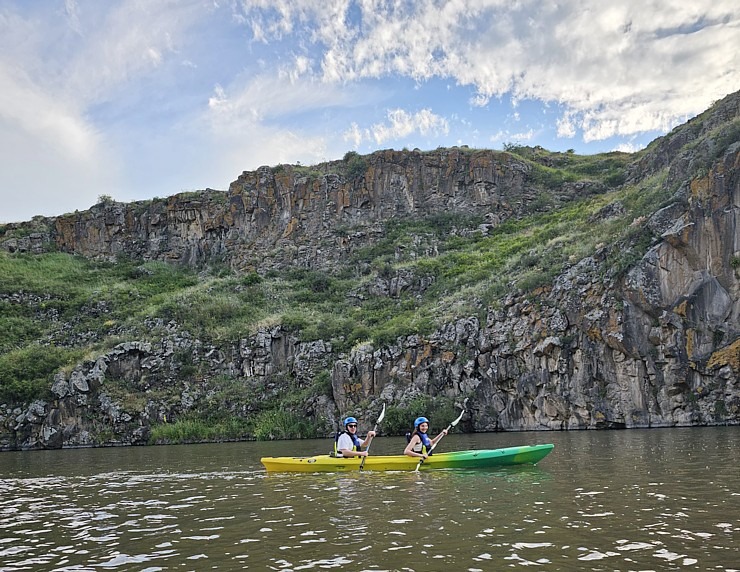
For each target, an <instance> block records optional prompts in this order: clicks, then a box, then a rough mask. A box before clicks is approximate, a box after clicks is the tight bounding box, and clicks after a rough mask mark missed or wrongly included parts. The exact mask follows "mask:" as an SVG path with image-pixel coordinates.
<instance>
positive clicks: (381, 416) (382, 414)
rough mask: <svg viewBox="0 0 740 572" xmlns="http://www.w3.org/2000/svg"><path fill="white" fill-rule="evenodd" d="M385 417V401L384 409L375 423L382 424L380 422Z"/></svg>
mask: <svg viewBox="0 0 740 572" xmlns="http://www.w3.org/2000/svg"><path fill="white" fill-rule="evenodd" d="M383 417H385V403H384V404H383V410H382V411H381V412H380V415H379V416H378V421H377V423H375V424H376V425H380V422H381V421H382V420H383Z"/></svg>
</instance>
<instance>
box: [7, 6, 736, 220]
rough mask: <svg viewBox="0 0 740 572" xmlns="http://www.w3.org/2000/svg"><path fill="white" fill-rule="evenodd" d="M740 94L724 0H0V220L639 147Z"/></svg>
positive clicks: (730, 12) (730, 9)
mask: <svg viewBox="0 0 740 572" xmlns="http://www.w3.org/2000/svg"><path fill="white" fill-rule="evenodd" d="M738 89H740V10H738V9H737V0H692V1H691V2H688V1H686V0H620V1H619V2H606V1H604V0H558V1H557V2H556V1H551V0H447V1H441V0H291V1H288V0H105V1H103V0H0V222H1V223H7V222H19V221H26V220H31V218H32V217H34V216H36V215H43V216H55V215H61V214H65V213H69V212H74V211H75V210H86V209H88V208H90V207H91V206H92V205H94V204H95V203H97V202H98V199H99V198H100V197H101V196H103V195H107V196H110V197H112V198H113V199H115V200H116V201H123V202H131V201H136V200H145V199H151V198H154V197H159V198H163V197H167V196H170V195H174V194H177V193H180V192H184V191H194V190H200V189H205V188H212V189H220V190H226V189H227V188H228V186H229V184H230V183H231V182H232V181H234V180H235V179H236V178H237V177H238V176H239V175H240V174H241V172H242V171H250V170H254V169H256V168H257V167H259V166H262V165H270V166H274V165H277V164H280V163H291V164H298V163H300V164H303V165H313V164H316V163H320V162H323V161H328V160H336V159H341V158H342V157H343V156H344V154H345V153H346V152H347V151H356V152H358V153H360V154H367V153H371V152H373V151H376V150H379V149H390V148H392V149H404V148H406V149H414V148H419V149H421V150H432V149H436V148H438V147H451V146H454V145H468V146H470V147H474V148H489V149H503V147H504V145H505V144H521V145H541V146H542V147H545V148H546V149H550V150H552V151H566V150H569V149H572V150H574V151H575V152H577V153H583V154H592V153H600V152H605V151H613V150H622V151H637V150H639V149H641V148H643V147H645V146H646V145H647V144H648V143H649V142H650V141H652V140H653V139H655V138H656V137H658V136H660V135H663V134H665V133H667V132H669V131H670V130H671V129H672V128H673V127H675V126H677V125H680V124H682V123H684V122H685V121H687V120H688V119H690V118H691V117H694V116H696V115H697V114H699V113H701V112H702V111H704V110H705V109H707V108H708V107H709V106H711V104H712V103H713V102H715V101H717V100H718V99H721V98H722V97H724V96H725V95H728V94H730V93H733V92H735V91H737V90H738Z"/></svg>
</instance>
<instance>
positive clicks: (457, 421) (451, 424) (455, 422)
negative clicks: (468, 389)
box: [450, 409, 465, 427]
mask: <svg viewBox="0 0 740 572" xmlns="http://www.w3.org/2000/svg"><path fill="white" fill-rule="evenodd" d="M463 415H465V410H464V409H463V410H462V413H460V417H458V418H457V419H455V420H454V421H453V422H452V423H450V427H454V426H455V425H457V424H458V423H460V419H462V418H463Z"/></svg>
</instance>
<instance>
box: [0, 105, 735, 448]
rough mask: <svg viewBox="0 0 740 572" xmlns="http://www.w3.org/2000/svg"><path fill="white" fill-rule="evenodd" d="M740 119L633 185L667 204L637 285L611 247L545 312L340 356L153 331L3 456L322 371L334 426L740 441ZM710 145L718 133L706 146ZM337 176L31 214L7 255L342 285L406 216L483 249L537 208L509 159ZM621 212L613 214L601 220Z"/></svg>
mask: <svg viewBox="0 0 740 572" xmlns="http://www.w3.org/2000/svg"><path fill="white" fill-rule="evenodd" d="M738 101H740V94H735V95H734V96H730V97H729V98H727V99H726V100H724V101H722V102H720V103H719V104H718V105H717V106H716V108H715V112H716V114H713V113H710V112H707V114H705V115H704V116H702V117H701V118H697V119H696V120H692V121H691V122H689V123H688V124H687V125H685V126H682V127H681V128H677V129H676V130H674V132H673V133H671V134H670V135H668V136H666V137H665V138H661V139H660V140H658V141H656V142H655V143H654V144H652V145H651V146H650V148H649V149H648V150H647V152H646V153H645V154H643V155H642V156H641V157H640V158H639V160H638V161H637V162H636V163H635V164H634V165H633V166H632V167H631V169H630V174H629V177H630V180H631V182H633V183H636V182H639V181H640V180H643V179H644V178H645V177H648V176H650V175H653V174H655V173H658V172H664V173H665V177H664V179H663V180H662V181H661V182H660V184H665V185H667V188H669V189H671V190H672V191H673V197H672V199H671V200H670V201H669V202H668V204H664V205H663V206H662V208H660V209H659V210H657V211H656V212H655V213H653V214H652V216H650V217H649V218H646V219H644V220H635V221H634V222H633V226H634V231H635V234H639V233H645V235H646V236H650V237H652V240H651V242H650V246H649V248H648V250H647V252H646V253H645V254H644V256H642V257H641V258H639V259H637V260H636V261H635V262H634V263H631V264H629V265H628V266H627V267H625V268H617V267H614V265H613V264H612V262H611V261H613V260H614V259H615V257H618V256H619V255H620V254H621V253H622V250H628V249H629V246H630V245H629V244H616V245H605V246H603V247H602V248H600V249H599V250H597V251H596V252H595V253H594V254H593V255H592V256H589V257H587V258H584V259H582V260H578V261H573V264H572V265H571V266H570V267H569V268H567V269H566V270H565V271H564V272H563V273H562V274H561V275H559V276H558V277H557V278H556V279H555V280H554V281H553V283H552V284H551V285H548V286H547V287H544V288H541V289H540V290H539V291H538V292H537V293H536V296H532V295H524V294H521V293H517V292H516V291H513V292H511V293H510V294H509V295H508V296H507V297H506V298H505V299H504V300H503V302H502V304H501V305H500V306H498V307H496V308H490V309H489V310H488V314H487V316H486V318H485V320H482V319H479V318H476V317H463V318H460V319H457V320H455V321H453V322H451V323H449V324H446V325H445V326H443V327H441V328H440V329H439V330H438V331H437V332H435V333H434V334H433V335H431V336H429V337H422V336H418V335H414V336H407V337H403V338H399V339H397V340H395V342H394V343H391V344H388V345H385V346H383V347H374V346H372V345H370V344H363V345H359V346H357V347H355V348H353V349H352V351H351V352H349V353H346V354H337V353H336V352H335V351H334V350H333V348H332V347H331V344H329V343H327V342H325V341H322V340H315V341H312V342H305V341H300V340H299V338H298V337H296V336H294V335H293V334H291V333H289V332H287V331H285V330H284V329H283V328H282V327H280V326H274V327H269V328H262V329H260V330H259V331H258V332H257V333H256V334H255V335H254V336H251V337H249V338H245V339H243V340H239V341H238V342H237V343H235V344H229V345H225V346H219V347H215V346H209V345H207V344H205V343H203V342H201V341H199V340H197V339H195V338H194V337H193V336H191V335H189V334H188V333H187V332H183V331H181V330H180V329H179V328H178V326H177V324H174V323H171V324H167V325H164V324H158V327H166V329H167V331H168V334H167V335H166V336H165V337H163V339H162V342H161V344H158V345H153V344H146V343H142V342H136V341H131V342H127V343H123V344H121V345H119V346H117V347H115V348H113V350H111V351H109V352H107V353H105V354H104V355H102V356H100V357H98V358H97V359H95V360H93V361H90V362H84V363H81V364H79V365H78V366H77V367H76V368H74V369H73V370H72V371H71V372H70V373H69V374H66V373H61V372H60V373H58V374H57V377H56V378H55V380H54V384H53V386H52V394H53V398H52V399H50V400H46V401H35V402H33V403H31V404H27V405H26V406H24V407H22V408H21V407H16V408H13V407H10V406H8V405H5V406H0V427H2V432H1V433H2V437H1V439H2V441H0V446H2V448H4V449H12V448H34V447H61V446H83V445H89V444H93V443H99V442H101V437H100V436H101V435H102V434H105V432H106V431H108V432H109V434H110V435H109V438H108V439H107V441H105V442H107V443H117V442H118V443H123V444H135V443H143V442H146V440H147V438H148V430H149V427H150V426H151V425H152V424H153V423H163V422H166V421H167V420H168V419H173V418H177V417H178V416H182V415H184V414H187V412H188V411H190V410H192V408H193V407H195V406H196V405H197V404H201V405H202V404H203V403H210V402H213V403H215V405H214V407H218V408H220V409H219V410H224V409H228V408H231V410H230V411H229V412H230V413H233V414H235V415H239V416H244V417H248V416H250V415H253V414H254V413H255V412H258V411H260V409H261V408H262V407H264V404H265V403H267V402H269V400H270V399H271V398H273V397H274V396H275V395H277V394H280V393H281V392H283V393H284V392H286V391H290V392H294V393H295V394H300V395H303V394H302V393H301V392H302V391H304V390H305V389H306V388H308V387H310V386H311V383H312V380H314V379H316V377H317V376H320V375H324V376H326V377H327V380H328V381H330V383H328V384H327V387H326V391H327V394H326V395H316V394H306V395H304V397H303V398H302V399H303V402H302V403H301V405H300V407H301V408H302V411H303V413H305V414H306V415H307V416H309V417H313V418H319V417H321V418H325V419H327V420H328V422H329V424H330V425H333V424H334V423H335V421H336V417H337V415H338V414H339V413H340V412H346V411H350V410H351V411H353V412H360V415H359V416H360V417H361V412H362V411H363V410H365V411H368V410H370V409H373V408H377V407H376V406H377V404H378V403H379V402H381V401H382V402H384V403H392V404H395V405H398V406H403V405H404V404H405V403H410V402H411V401H412V400H413V399H414V398H415V397H417V396H419V395H424V396H435V397H440V396H441V397H446V398H448V399H449V400H450V401H452V402H456V403H458V404H463V403H464V404H465V407H466V409H467V410H468V411H469V413H470V415H469V416H467V417H466V420H465V423H466V424H467V425H466V428H467V429H468V430H474V431H496V430H535V429H537V430H539V429H554V430H561V429H597V428H633V427H668V426H692V425H712V424H740V381H739V380H740V229H739V228H738V224H739V221H740V140H739V138H738V136H737V133H740V129H738V127H737V126H738V124H740V106H739V105H738ZM718 129H719V131H717V130H718ZM712 130H713V131H712ZM710 131H712V133H719V135H717V136H715V137H713V138H710V137H705V135H706V134H707V133H709V132H710ZM346 163H347V162H346V161H345V162H336V163H330V164H327V165H325V166H322V167H321V168H322V169H324V171H325V172H319V173H314V172H309V171H304V170H303V168H298V167H290V166H281V167H280V168H272V169H271V168H267V167H263V168H260V169H258V170H257V171H255V172H250V173H243V174H242V175H241V176H240V177H239V179H237V181H235V182H234V183H233V184H232V185H231V188H230V189H229V191H228V192H225V193H224V192H218V191H206V192H204V193H199V194H196V195H192V196H191V195H187V196H185V195H181V196H176V197H172V198H170V199H168V200H166V201H156V200H155V201H150V202H146V203H134V204H131V205H122V204H119V203H110V202H109V203H104V204H100V205H96V206H95V207H93V208H92V209H91V210H90V211H88V212H85V213H79V214H76V215H65V216H63V217H56V218H53V219H43V218H40V217H37V219H35V220H34V221H33V223H29V226H28V228H27V231H28V232H26V233H25V234H23V233H21V234H19V233H17V232H14V231H15V230H17V227H14V226H13V225H7V226H6V239H5V241H4V242H3V243H2V244H3V247H4V248H6V249H7V250H11V251H29V252H41V251H44V250H46V249H49V248H56V249H59V250H62V251H67V252H75V253H78V254H82V255H84V256H90V257H97V258H114V257H116V256H117V255H119V254H125V255H127V256H132V257H138V258H143V259H160V260H169V261H173V262H179V263H185V264H193V265H198V264H203V263H205V262H209V261H213V260H214V259H220V260H223V261H225V262H228V263H229V264H230V265H231V266H233V267H235V268H239V269H265V268H269V267H271V266H281V265H298V266H307V267H322V266H326V267H331V265H333V264H336V263H337V262H338V261H340V260H343V259H344V258H346V257H347V256H349V255H351V253H352V252H353V251H354V250H355V249H357V248H359V247H360V246H362V245H366V244H369V243H372V242H373V241H375V240H377V239H378V238H380V237H381V236H382V229H383V223H384V222H385V221H387V220H389V219H392V218H394V217H415V216H420V215H426V214H432V213H438V212H445V211H453V212H461V213H471V214H473V213H474V214H478V215H481V221H482V223H481V224H482V227H481V229H480V230H481V231H482V232H488V231H489V230H490V229H492V228H495V226H496V225H497V224H500V223H501V222H502V221H503V220H506V219H507V218H509V217H512V216H517V215H518V214H520V213H521V212H523V211H524V209H525V207H526V203H527V202H528V201H530V200H532V199H533V198H534V197H535V196H536V195H537V193H538V192H540V189H538V188H537V186H536V185H534V184H533V183H532V182H531V180H530V178H528V170H529V169H530V167H529V166H528V164H527V163H524V162H523V161H520V160H518V159H517V158H516V157H515V156H513V155H509V154H506V153H496V152H490V151H470V150H466V149H452V150H438V151H436V152H433V153H420V152H417V151H413V152H395V151H382V152H378V153H375V154H373V155H372V156H370V157H368V158H367V159H366V163H365V164H364V169H363V171H362V172H361V173H360V172H359V170H355V169H353V170H351V171H350V170H348V169H347V165H346ZM568 188H570V187H568ZM588 188H589V189H590V187H588ZM584 189H586V187H584V186H582V187H580V188H576V186H572V189H571V190H572V192H585V191H584ZM586 190H588V189H586ZM561 191H562V192H571V191H569V190H568V189H567V188H565V186H564V187H563V189H561ZM588 192H602V189H596V190H593V189H591V190H588ZM622 212H624V207H623V205H622V204H621V203H619V202H615V203H613V204H611V205H609V206H608V207H606V208H604V209H602V210H601V211H600V212H599V213H597V215H596V217H595V222H597V221H604V220H608V219H609V218H611V217H614V216H619V215H620V214H621V213H622ZM21 235H22V236H21ZM7 237H10V238H7ZM411 246H412V247H413V248H415V249H418V250H419V251H420V252H422V251H427V250H431V251H433V249H434V244H433V243H419V244H416V245H411ZM402 256H404V254H403V253H398V257H402ZM433 282H434V277H433V276H415V275H414V274H413V273H410V272H407V271H405V270H403V269H400V270H398V271H395V272H391V273H387V274H386V273H379V275H378V276H377V278H376V279H375V280H373V281H371V282H369V283H368V286H367V289H366V290H364V291H358V292H354V293H352V295H353V296H358V297H363V296H391V297H393V296H398V295H400V293H402V292H406V291H409V290H410V291H412V292H415V293H419V294H421V293H423V292H424V291H425V290H426V289H427V288H429V287H430V285H431V284H433ZM19 296H20V294H19ZM183 356H187V360H185V359H184V357H183ZM186 362H190V363H196V364H198V366H199V367H198V369H197V371H198V372H199V374H198V375H197V376H195V375H192V374H187V372H185V371H184V369H183V364H184V363H186ZM225 377H228V378H229V379H231V380H235V381H234V383H235V386H234V387H232V388H230V391H232V392H236V395H238V399H232V400H230V401H228V402H226V401H224V402H219V401H218V394H219V391H222V389H223V388H220V387H219V383H220V381H219V380H220V379H223V378H225ZM131 396H135V397H131ZM127 399H128V400H129V401H130V400H131V399H137V400H143V402H142V403H129V402H127Z"/></svg>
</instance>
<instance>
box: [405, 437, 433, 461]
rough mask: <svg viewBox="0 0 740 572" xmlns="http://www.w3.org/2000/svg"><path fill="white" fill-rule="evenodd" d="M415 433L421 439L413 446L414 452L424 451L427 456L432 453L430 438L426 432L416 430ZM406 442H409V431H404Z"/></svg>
mask: <svg viewBox="0 0 740 572" xmlns="http://www.w3.org/2000/svg"><path fill="white" fill-rule="evenodd" d="M416 434H417V435H418V436H419V439H421V443H419V444H418V445H416V447H414V453H426V454H427V456H429V455H431V454H432V440H431V439H430V438H429V436H428V435H427V434H426V433H422V432H421V431H417V432H416ZM406 443H411V433H406Z"/></svg>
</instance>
